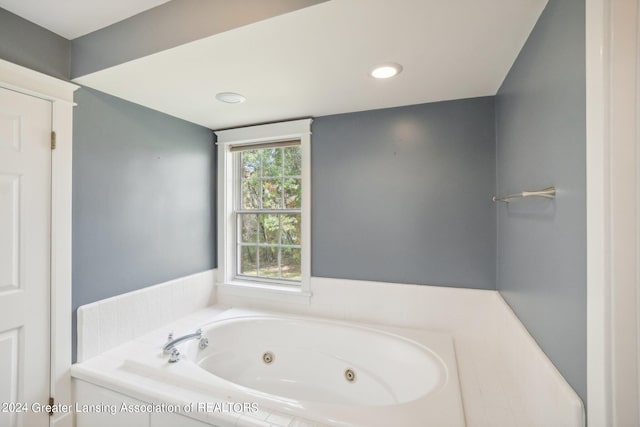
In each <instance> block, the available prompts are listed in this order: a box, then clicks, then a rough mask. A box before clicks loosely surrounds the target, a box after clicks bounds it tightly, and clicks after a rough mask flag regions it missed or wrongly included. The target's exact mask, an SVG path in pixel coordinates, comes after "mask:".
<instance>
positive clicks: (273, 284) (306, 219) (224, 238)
mask: <svg viewBox="0 0 640 427" xmlns="http://www.w3.org/2000/svg"><path fill="white" fill-rule="evenodd" d="M312 121H313V120H312V119H302V120H293V121H288V122H280V123H272V124H266V125H258V126H249V127H243V128H237V129H228V130H222V131H217V132H216V136H217V139H218V142H217V144H218V208H219V209H218V215H219V216H218V280H217V286H218V292H220V293H223V294H230V295H236V296H247V297H258V298H265V299H270V300H275V301H286V302H297V303H303V304H308V303H309V302H310V299H311V289H310V279H311V123H312ZM289 140H299V141H300V154H301V166H302V174H301V175H302V205H301V221H302V224H301V230H300V231H301V233H300V237H301V241H302V250H301V266H300V267H301V273H302V274H301V276H302V277H301V281H300V285H297V284H296V285H291V284H287V283H286V282H284V281H283V282H282V283H279V282H277V281H273V280H267V279H265V280H262V279H260V278H256V279H253V278H252V279H251V280H243V279H242V278H239V277H237V276H236V265H237V248H236V239H237V235H236V217H235V216H236V215H235V212H234V210H235V209H234V208H235V200H236V198H235V197H236V194H237V193H238V191H239V190H240V189H239V188H237V187H238V184H237V180H236V179H235V178H236V174H235V173H234V172H235V170H236V168H237V167H238V165H237V163H236V162H234V159H235V156H234V154H235V153H233V152H231V147H232V146H239V145H254V144H260V143H265V144H266V143H271V142H277V141H289Z"/></svg>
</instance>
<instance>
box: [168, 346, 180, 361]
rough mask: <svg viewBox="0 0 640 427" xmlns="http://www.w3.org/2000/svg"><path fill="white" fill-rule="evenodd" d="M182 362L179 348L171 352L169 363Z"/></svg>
mask: <svg viewBox="0 0 640 427" xmlns="http://www.w3.org/2000/svg"><path fill="white" fill-rule="evenodd" d="M179 360H180V352H179V351H178V349H177V348H174V349H173V350H171V356H169V363H176V362H178V361H179Z"/></svg>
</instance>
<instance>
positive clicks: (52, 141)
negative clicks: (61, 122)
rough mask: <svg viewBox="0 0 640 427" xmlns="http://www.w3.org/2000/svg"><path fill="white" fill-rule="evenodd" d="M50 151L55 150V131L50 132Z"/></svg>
mask: <svg viewBox="0 0 640 427" xmlns="http://www.w3.org/2000/svg"><path fill="white" fill-rule="evenodd" d="M51 149H52V150H55V149H56V132H55V131H51Z"/></svg>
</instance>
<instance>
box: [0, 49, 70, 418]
mask: <svg viewBox="0 0 640 427" xmlns="http://www.w3.org/2000/svg"><path fill="white" fill-rule="evenodd" d="M0 87H3V88H6V89H10V90H14V91H17V92H22V93H25V94H27V95H31V96H36V97H39V98H43V99H46V100H49V101H51V103H52V128H53V130H54V131H55V132H56V136H57V138H56V139H57V144H56V149H55V150H53V152H52V156H51V162H52V165H51V168H52V169H51V175H52V176H51V192H52V194H51V204H52V208H51V209H52V210H51V320H52V324H51V343H52V346H51V347H52V352H51V393H52V394H51V396H54V397H55V399H56V403H65V404H69V403H70V402H71V376H70V374H69V369H70V367H71V191H72V186H71V176H72V174H71V169H72V134H73V126H72V124H73V92H74V91H75V90H76V89H78V88H79V86H77V85H75V84H72V83H69V82H66V81H63V80H59V79H56V78H54V77H50V76H47V75H45V74H41V73H39V72H36V71H33V70H30V69H28V68H25V67H21V66H19V65H15V64H12V63H10V62H7V61H4V60H0ZM51 425H56V426H60V427H61V426H72V425H73V417H69V416H67V417H65V416H64V414H59V415H56V416H54V417H52V420H51Z"/></svg>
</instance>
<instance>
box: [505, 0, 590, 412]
mask: <svg viewBox="0 0 640 427" xmlns="http://www.w3.org/2000/svg"><path fill="white" fill-rule="evenodd" d="M584 52H585V5H584V0H550V1H549V3H548V5H547V7H546V9H545V10H544V12H543V13H542V15H541V16H540V19H539V21H538V23H537V25H536V26H535V28H534V30H533V33H532V34H531V36H530V37H529V40H528V41H527V43H526V44H525V46H524V48H523V50H522V52H521V53H520V55H519V56H518V59H517V60H516V62H515V64H514V65H513V67H512V69H511V71H510V72H509V74H508V76H507V78H506V80H505V81H504V83H503V85H502V87H501V88H500V91H499V92H498V96H497V98H496V118H497V128H496V129H497V130H496V133H497V155H498V156H497V189H498V192H499V193H510V192H515V191H522V190H526V189H536V188H543V187H545V186H548V185H555V186H556V187H557V189H558V196H557V199H556V200H555V201H554V202H547V203H545V202H529V201H527V202H521V203H517V204H516V203H514V204H513V205H510V206H509V207H506V206H504V205H501V206H498V256H497V272H498V281H497V287H498V290H499V291H500V292H501V293H502V295H503V296H504V298H505V299H506V300H507V302H508V303H509V304H510V305H511V307H512V308H513V310H514V311H515V313H516V314H517V315H518V317H519V318H520V320H521V321H522V322H523V323H524V325H525V326H526V327H527V329H528V330H529V332H530V333H531V334H532V335H533V337H534V338H535V339H536V341H537V342H538V344H539V345H540V347H541V348H542V349H543V350H544V351H545V353H546V354H547V355H548V356H549V357H550V358H551V360H552V361H553V362H554V364H555V365H556V367H557V368H558V369H559V370H560V372H561V373H562V374H563V375H564V377H565V378H566V379H567V380H568V381H569V383H570V384H571V385H572V386H573V388H574V389H575V390H576V391H577V392H578V394H579V395H580V396H581V397H582V399H583V401H585V402H586V397H587V386H586V377H587V376H586V350H587V349H586V330H587V323H586V319H587V318H586V301H587V280H586V199H585V193H586V190H585V187H586V167H585V161H586V160H585V158H586V142H585V141H586V136H585V127H586V121H585V109H586V107H585V102H586V101H585V53H584Z"/></svg>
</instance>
